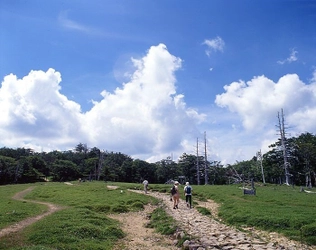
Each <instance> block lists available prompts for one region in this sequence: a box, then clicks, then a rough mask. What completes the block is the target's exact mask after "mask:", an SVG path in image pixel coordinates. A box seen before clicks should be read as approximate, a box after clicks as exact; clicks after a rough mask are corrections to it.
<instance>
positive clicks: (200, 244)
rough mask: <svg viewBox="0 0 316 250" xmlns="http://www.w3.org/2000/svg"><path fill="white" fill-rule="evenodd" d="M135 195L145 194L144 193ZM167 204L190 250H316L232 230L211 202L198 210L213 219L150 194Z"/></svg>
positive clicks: (166, 197)
mask: <svg viewBox="0 0 316 250" xmlns="http://www.w3.org/2000/svg"><path fill="white" fill-rule="evenodd" d="M133 191H134V192H139V193H143V192H142V191H136V190H133ZM148 195H151V196H154V197H156V198H158V199H160V200H162V201H163V203H165V204H166V211H167V213H168V214H169V215H171V216H172V217H173V218H174V219H175V220H176V221H177V222H178V223H179V228H180V231H183V232H186V233H187V234H188V235H189V236H190V238H191V240H190V241H189V240H188V241H186V242H185V243H184V246H187V247H188V248H187V249H192V250H193V249H198V250H203V249H223V250H224V249H253V250H263V249H266V250H281V249H284V250H315V248H312V247H308V246H305V245H302V244H300V243H299V242H295V241H292V240H289V239H287V238H285V237H282V236H280V235H278V234H276V233H267V232H262V231H259V230H254V229H251V228H247V230H246V231H245V232H242V231H239V230H237V229H236V228H233V227H229V226H227V225H225V224H223V223H221V222H220V220H219V219H218V218H216V213H217V207H218V206H217V204H216V203H214V202H212V201H208V202H200V204H199V206H201V207H205V208H207V209H209V210H211V211H212V215H213V217H212V218H210V217H208V216H204V215H201V214H200V213H199V212H198V211H197V210H196V209H194V208H192V209H189V208H187V207H186V204H185V202H184V201H183V200H181V201H180V205H179V209H176V210H174V209H173V206H172V205H173V204H172V202H171V201H170V196H169V195H168V194H164V193H157V192H149V193H148Z"/></svg>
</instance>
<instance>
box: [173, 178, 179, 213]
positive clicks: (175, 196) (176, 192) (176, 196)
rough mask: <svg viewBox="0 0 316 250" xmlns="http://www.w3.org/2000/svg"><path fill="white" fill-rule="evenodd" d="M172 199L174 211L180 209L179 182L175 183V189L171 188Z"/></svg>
mask: <svg viewBox="0 0 316 250" xmlns="http://www.w3.org/2000/svg"><path fill="white" fill-rule="evenodd" d="M171 197H172V200H173V209H178V205H179V201H180V192H179V182H178V181H175V182H174V185H173V187H172V188H171Z"/></svg>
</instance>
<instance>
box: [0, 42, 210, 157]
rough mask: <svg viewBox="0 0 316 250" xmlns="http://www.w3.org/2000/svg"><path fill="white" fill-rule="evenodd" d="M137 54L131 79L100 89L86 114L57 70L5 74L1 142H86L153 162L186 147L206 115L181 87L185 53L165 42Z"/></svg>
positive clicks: (47, 145) (67, 145)
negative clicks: (171, 50)
mask: <svg viewBox="0 0 316 250" xmlns="http://www.w3.org/2000/svg"><path fill="white" fill-rule="evenodd" d="M132 61H133V63H134V66H135V67H136V70H135V72H134V73H133V74H132V76H131V79H130V81H129V82H127V83H125V84H123V85H122V86H121V87H120V88H117V89H116V90H115V91H114V93H109V92H107V91H106V90H103V91H102V93H101V95H102V97H103V98H102V100H101V101H99V102H94V106H93V107H92V108H91V110H89V111H88V112H86V113H82V112H81V110H80V105H79V104H78V103H75V102H73V101H71V100H69V99H68V98H67V97H66V96H64V95H62V94H61V93H60V89H61V85H60V84H61V74H60V73H59V72H56V71H55V70H54V69H49V70H48V71H46V72H43V71H31V72H30V73H29V74H28V75H27V76H25V77H24V78H22V79H17V77H16V76H15V75H13V74H11V75H8V76H6V77H5V78H4V80H3V82H2V86H1V89H0V112H1V114H2V115H1V116H2V119H1V121H0V130H1V143H2V144H3V146H7V147H31V148H34V149H35V150H37V151H38V150H44V151H50V150H54V149H59V150H67V149H71V148H74V147H75V146H76V145H77V144H78V143H79V142H82V143H87V144H88V146H91V147H93V146H96V147H99V148H100V149H104V150H110V151H117V152H122V153H126V154H129V155H133V156H136V157H140V158H142V159H146V160H151V161H154V160H161V159H163V158H166V157H167V156H169V155H170V154H172V153H173V152H181V153H183V152H185V145H186V142H187V141H190V140H192V138H196V136H197V133H198V130H197V128H196V125H197V124H199V123H200V122H202V121H203V119H204V115H203V114H200V113H198V112H197V111H196V110H194V109H192V108H188V107H186V103H185V101H184V96H183V95H181V94H177V92H176V78H175V72H176V71H177V70H178V69H179V68H180V67H181V59H180V58H177V57H175V56H173V55H171V54H170V53H169V52H168V50H167V48H166V46H165V45H163V44H160V45H158V46H153V47H151V48H150V49H149V50H148V52H147V54H146V55H145V56H144V57H143V58H140V59H132ZM87 84H88V83H87Z"/></svg>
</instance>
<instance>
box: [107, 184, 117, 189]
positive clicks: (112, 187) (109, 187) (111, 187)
mask: <svg viewBox="0 0 316 250" xmlns="http://www.w3.org/2000/svg"><path fill="white" fill-rule="evenodd" d="M106 187H107V188H108V189H118V186H109V185H108V186H106Z"/></svg>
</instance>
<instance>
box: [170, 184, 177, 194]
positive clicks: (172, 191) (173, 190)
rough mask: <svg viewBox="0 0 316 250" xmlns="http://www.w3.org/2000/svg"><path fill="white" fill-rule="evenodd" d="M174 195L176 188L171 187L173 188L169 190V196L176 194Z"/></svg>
mask: <svg viewBox="0 0 316 250" xmlns="http://www.w3.org/2000/svg"><path fill="white" fill-rule="evenodd" d="M176 193H177V190H176V187H175V186H173V187H172V188H171V195H174V194H176Z"/></svg>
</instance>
